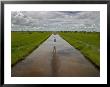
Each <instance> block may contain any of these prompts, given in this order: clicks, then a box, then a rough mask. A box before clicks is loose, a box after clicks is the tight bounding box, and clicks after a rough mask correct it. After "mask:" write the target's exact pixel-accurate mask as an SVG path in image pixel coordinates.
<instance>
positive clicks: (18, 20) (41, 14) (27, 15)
mask: <svg viewBox="0 0 110 87" xmlns="http://www.w3.org/2000/svg"><path fill="white" fill-rule="evenodd" d="M11 30H12V31H96V32H99V31H100V12H99V11H12V12H11Z"/></svg>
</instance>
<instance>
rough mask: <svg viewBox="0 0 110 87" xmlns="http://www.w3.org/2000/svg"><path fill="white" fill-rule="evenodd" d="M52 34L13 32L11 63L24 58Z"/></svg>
mask: <svg viewBox="0 0 110 87" xmlns="http://www.w3.org/2000/svg"><path fill="white" fill-rule="evenodd" d="M50 35H51V32H11V65H14V64H16V63H17V62H18V61H20V60H22V59H24V58H25V56H27V55H28V54H29V53H30V52H32V51H33V50H34V49H35V48H37V47H38V46H39V45H40V44H41V43H42V42H43V41H45V40H46V39H47V38H48V37H49V36H50Z"/></svg>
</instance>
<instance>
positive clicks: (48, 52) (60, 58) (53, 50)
mask: <svg viewBox="0 0 110 87" xmlns="http://www.w3.org/2000/svg"><path fill="white" fill-rule="evenodd" d="M54 38H56V42H54ZM11 75H12V76H17V77H25V76H26V77H28V76H29V77H33V76H34V77H51V76H52V77H53V76H55V77H57V76H58V77H67V76H74V77H81V76H84V77H91V76H92V77H96V76H100V72H99V71H98V70H97V69H96V68H95V67H94V66H93V65H92V64H91V63H90V62H89V61H88V60H86V58H85V57H84V56H83V55H82V54H81V53H80V52H79V51H78V50H76V49H75V48H74V47H72V46H71V45H70V44H69V43H68V42H66V41H65V40H64V39H62V38H61V37H60V36H59V35H53V34H52V35H51V36H50V37H49V38H48V39H47V40H46V41H45V42H44V43H43V44H41V45H40V46H39V47H38V48H37V49H36V50H34V51H33V52H32V53H31V54H30V55H29V56H27V57H26V58H25V60H23V61H21V62H19V63H18V64H16V65H15V66H14V67H13V68H12V72H11Z"/></svg>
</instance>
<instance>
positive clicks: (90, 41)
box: [59, 32, 100, 67]
mask: <svg viewBox="0 0 110 87" xmlns="http://www.w3.org/2000/svg"><path fill="white" fill-rule="evenodd" d="M59 34H60V36H61V37H63V38H64V39H65V40H66V41H67V42H69V43H70V44H71V45H72V46H74V47H75V48H77V49H79V50H80V51H81V52H82V53H83V54H84V56H86V57H87V58H89V60H91V61H92V62H93V63H94V64H95V65H96V66H98V67H100V33H98V32H60V33H59Z"/></svg>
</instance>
